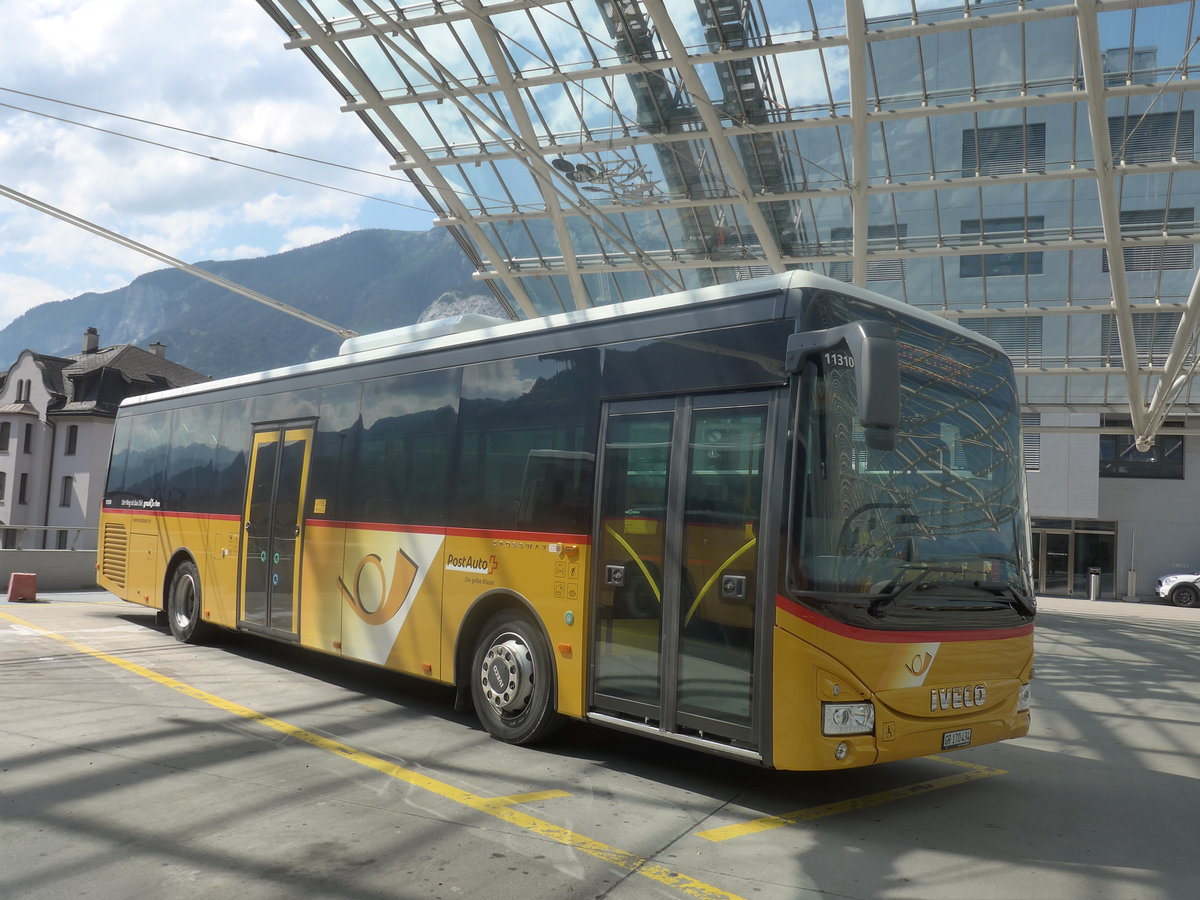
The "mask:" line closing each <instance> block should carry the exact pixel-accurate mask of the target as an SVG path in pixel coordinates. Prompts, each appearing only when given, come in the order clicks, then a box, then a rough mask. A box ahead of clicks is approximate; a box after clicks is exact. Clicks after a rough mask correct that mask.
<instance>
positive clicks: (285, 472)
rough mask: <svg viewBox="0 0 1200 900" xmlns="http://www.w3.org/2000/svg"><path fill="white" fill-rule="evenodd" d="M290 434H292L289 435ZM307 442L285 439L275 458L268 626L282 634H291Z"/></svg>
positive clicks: (299, 439)
mask: <svg viewBox="0 0 1200 900" xmlns="http://www.w3.org/2000/svg"><path fill="white" fill-rule="evenodd" d="M291 434H294V432H293V433H291ZM307 445H308V441H307V440H305V439H303V438H295V437H289V438H288V439H287V440H285V441H284V444H283V449H282V451H281V452H280V455H279V479H278V482H277V485H276V488H275V509H274V515H273V517H272V525H271V538H272V540H271V558H270V560H269V563H270V566H271V604H270V606H271V616H270V625H271V627H272V628H278V629H280V630H282V631H294V630H295V629H294V628H293V627H292V612H293V608H294V606H295V596H294V595H295V589H296V585H295V581H296V563H297V545H298V544H299V540H300V520H301V518H302V510H301V509H300V499H301V497H302V496H303V493H304V491H303V487H304V481H303V476H304V455H305V448H306V447H307Z"/></svg>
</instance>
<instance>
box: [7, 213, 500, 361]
mask: <svg viewBox="0 0 1200 900" xmlns="http://www.w3.org/2000/svg"><path fill="white" fill-rule="evenodd" d="M196 265H197V266H198V267H199V268H202V269H204V270H206V271H209V272H213V273H215V274H217V275H221V276H222V277H224V278H227V279H229V280H230V281H233V282H236V283H237V284H240V285H243V286H244V287H248V288H252V289H254V290H256V291H258V292H259V293H261V294H265V295H266V296H268V297H271V298H273V299H276V300H279V301H281V302H283V303H286V304H288V305H289V306H294V307H297V308H298V309H302V310H304V311H305V312H308V313H311V314H313V315H315V316H318V317H320V318H322V319H325V320H326V321H328V322H332V323H334V324H336V325H339V326H341V327H343V328H349V329H351V330H353V331H357V332H359V333H360V334H365V333H368V332H372V331H382V330H384V329H388V328H398V327H400V326H403V325H411V324H412V323H414V322H417V321H419V320H421V318H422V315H423V314H425V313H426V312H427V311H429V312H430V313H431V314H433V315H436V314H438V311H439V310H446V309H453V310H458V311H463V312H468V311H469V312H481V313H486V314H489V315H499V316H502V315H504V313H503V312H502V311H501V309H500V307H499V304H497V303H496V302H495V300H494V299H493V298H491V297H483V296H479V293H480V291H479V287H478V285H476V284H475V283H474V282H473V281H472V279H471V273H472V270H473V269H472V266H471V264H470V263H469V262H468V261H467V258H466V256H465V254H464V253H463V252H462V250H461V248H460V247H459V246H458V244H456V243H455V242H454V239H453V238H452V237H451V236H450V234H449V232H448V231H447V230H446V229H442V228H439V229H434V230H432V231H420V232H418V231H389V230H385V229H372V230H367V231H356V232H352V233H350V234H345V235H342V236H340V237H336V238H333V239H331V240H328V241H323V242H322V243H320V244H314V245H312V246H311V247H302V248H300V249H297V250H289V251H287V252H286V253H279V254H276V255H274V256H264V257H260V258H258V259H239V260H230V261H225V262H211V261H210V262H202V263H196ZM435 304H436V305H435ZM431 308H432V309H431ZM442 314H445V313H442ZM88 327H95V328H96V329H97V331H99V333H100V343H101V346H111V345H113V344H137V345H139V346H142V347H145V346H147V345H149V344H151V343H153V342H154V341H158V342H160V343H162V344H165V345H166V347H167V356H168V357H169V358H170V359H172V360H174V361H175V362H178V363H180V364H182V365H185V366H187V367H188V368H190V369H194V370H196V371H197V372H202V373H204V374H207V375H212V376H214V377H217V378H220V377H224V376H227V375H239V374H243V373H245V372H255V371H259V370H262V369H269V368H274V367H276V366H287V365H295V364H297V363H302V362H306V361H308V360H312V359H320V358H322V357H326V356H334V355H336V354H337V351H338V346H339V345H340V343H341V340H342V339H341V338H340V337H338V336H337V335H335V334H333V333H332V332H329V331H325V330H323V329H321V328H318V327H316V326H314V325H310V324H308V323H306V322H302V321H301V320H299V319H296V318H293V317H292V316H288V315H286V314H284V313H282V312H279V311H278V310H274V309H271V308H270V307H268V306H265V305H263V304H261V303H256V302H254V301H252V300H249V299H247V298H245V297H242V296H241V295H239V294H234V293H232V292H230V291H227V290H225V289H224V288H221V287H218V286H217V285H215V284H210V283H209V282H207V281H204V280H202V279H199V278H196V277H195V276H193V275H189V274H187V273H186V272H181V271H179V270H177V269H163V270H161V271H157V272H150V273H148V274H146V275H142V276H140V277H138V278H136V279H135V280H134V281H133V282H132V283H131V284H129V285H127V286H126V287H123V288H120V289H118V290H115V291H108V292H107V293H103V294H97V293H87V294H81V295H80V296H78V297H74V298H72V299H70V300H59V301H56V302H53V303H43V304H42V305H41V306H37V307H34V308H33V309H31V310H29V311H28V312H26V313H25V314H24V315H22V316H20V317H19V318H18V319H16V320H14V321H13V322H12V323H10V324H9V325H8V326H7V327H6V328H4V329H3V330H0V366H8V365H11V363H12V362H13V361H14V360H16V358H17V356H18V355H19V354H20V352H21V351H22V350H24V349H30V350H36V351H38V352H39V353H48V354H52V355H65V354H71V353H78V352H79V350H80V342H81V340H82V336H83V332H84V330H85V329H87V328H88Z"/></svg>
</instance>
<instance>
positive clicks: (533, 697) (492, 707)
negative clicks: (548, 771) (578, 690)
mask: <svg viewBox="0 0 1200 900" xmlns="http://www.w3.org/2000/svg"><path fill="white" fill-rule="evenodd" d="M553 665H554V660H553V658H552V657H551V655H550V650H549V648H548V647H547V646H546V641H545V639H544V638H543V637H542V633H541V631H539V630H538V628H537V626H536V625H534V624H533V623H532V622H530V621H529V619H527V618H526V617H525V616H523V615H521V614H519V613H516V612H512V611H507V610H506V611H504V612H500V613H497V614H496V615H494V616H492V618H491V619H489V620H488V622H487V625H485V626H484V628H483V630H482V631H481V632H480V633H479V637H478V640H477V641H476V643H475V653H474V654H473V656H472V660H471V699H472V701H473V703H474V705H475V714H476V715H477V716H478V717H479V721H480V722H481V723H482V724H483V727H484V728H486V729H487V730H488V732H489V733H490V734H491V735H492V736H493V737H496V738H499V739H500V740H502V741H506V742H507V743H510V744H532V743H535V742H537V741H540V740H543V739H545V738H547V737H549V736H550V735H551V734H552V733H554V732H555V731H556V730H557V729H558V728H559V727H560V725H561V724H562V722H561V717H560V716H559V715H558V713H556V712H555V711H554V696H553V694H554V690H553V688H554V678H553V674H552V669H553Z"/></svg>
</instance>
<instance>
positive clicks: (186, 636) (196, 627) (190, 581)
mask: <svg viewBox="0 0 1200 900" xmlns="http://www.w3.org/2000/svg"><path fill="white" fill-rule="evenodd" d="M200 600H201V597H200V570H199V569H197V568H196V564H195V563H193V562H190V561H189V562H184V563H180V564H179V567H178V568H177V569H176V570H175V575H174V576H173V577H172V578H171V592H170V593H169V594H168V595H167V623H168V624H169V625H170V626H171V634H173V635H174V636H175V640H177V641H182V642H183V643H185V644H200V643H203V642H204V641H206V640H208V639H209V638H210V637H211V636H212V632H213V627H212V625H210V624H209V623H208V622H205V621H204V619H203V618H202V615H203V612H202V611H203V606H202V605H201V602H200Z"/></svg>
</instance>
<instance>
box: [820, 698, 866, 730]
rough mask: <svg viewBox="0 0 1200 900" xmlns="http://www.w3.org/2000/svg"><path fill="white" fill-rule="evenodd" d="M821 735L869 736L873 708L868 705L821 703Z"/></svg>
mask: <svg viewBox="0 0 1200 900" xmlns="http://www.w3.org/2000/svg"><path fill="white" fill-rule="evenodd" d="M821 712H822V723H821V732H822V734H870V733H871V732H872V731H874V730H875V707H874V706H873V705H872V704H870V703H822V704H821Z"/></svg>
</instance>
